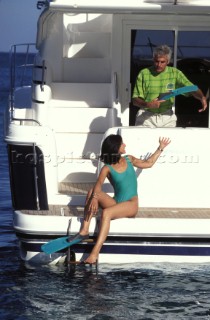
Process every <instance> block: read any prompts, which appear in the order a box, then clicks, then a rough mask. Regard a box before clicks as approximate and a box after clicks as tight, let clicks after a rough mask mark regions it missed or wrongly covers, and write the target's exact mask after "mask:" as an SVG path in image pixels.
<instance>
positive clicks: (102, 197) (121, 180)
mask: <svg viewBox="0 0 210 320" xmlns="http://www.w3.org/2000/svg"><path fill="white" fill-rule="evenodd" d="M169 143H170V139H169V138H160V139H159V147H158V148H157V150H156V151H155V152H154V153H153V154H152V155H151V156H150V157H149V158H148V159H145V160H141V159H137V158H135V157H134V156H131V155H127V156H122V155H123V154H125V153H126V151H125V147H126V145H125V143H124V142H123V141H122V137H121V136H120V135H118V134H117V135H114V134H111V135H109V136H108V137H107V138H106V139H105V140H104V141H103V144H102V148H101V156H100V159H101V161H103V162H104V166H103V167H102V169H101V171H100V174H99V176H98V179H97V181H96V184H95V186H94V188H93V189H91V190H90V191H89V192H88V195H87V199H86V204H85V219H84V223H83V226H82V228H81V230H80V232H79V234H77V235H76V236H75V237H73V239H75V238H81V240H83V239H85V238H87V237H88V235H89V226H90V221H91V218H92V216H93V215H94V214H96V212H97V210H98V208H99V207H101V208H102V215H101V223H100V231H99V234H98V238H97V241H96V244H95V246H94V247H93V249H92V251H91V253H90V255H89V257H88V258H87V259H86V260H85V263H90V264H93V263H95V262H96V261H97V259H98V256H99V252H100V250H101V247H102V246H103V243H104V241H105V240H106V238H107V235H108V233H109V229H110V221H111V220H113V219H119V218H133V217H135V216H136V214H137V212H138V194H137V177H136V174H135V170H134V168H133V167H137V168H141V169H146V168H151V167H152V166H153V165H154V164H155V162H156V161H157V159H158V158H159V156H160V154H161V152H162V151H163V150H164V148H165V147H166V146H167V145H168V144H169ZM106 178H108V180H109V181H110V183H111V184H112V186H113V188H114V197H113V198H112V197H110V196H109V195H108V194H106V193H105V192H103V191H102V185H103V183H104V181H105V179H106ZM73 239H71V241H72V240H73Z"/></svg>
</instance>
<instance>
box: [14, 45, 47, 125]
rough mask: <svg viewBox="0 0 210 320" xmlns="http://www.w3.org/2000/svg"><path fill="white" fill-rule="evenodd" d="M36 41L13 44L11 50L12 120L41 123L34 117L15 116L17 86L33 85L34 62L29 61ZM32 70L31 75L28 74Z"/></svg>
mask: <svg viewBox="0 0 210 320" xmlns="http://www.w3.org/2000/svg"><path fill="white" fill-rule="evenodd" d="M34 49H35V43H23V44H16V45H12V46H11V50H10V108H11V109H10V112H11V120H17V121H33V122H36V123H38V124H39V125H41V124H40V123H39V122H38V121H36V120H34V119H18V118H14V117H13V113H14V107H15V106H14V92H15V89H16V88H17V87H23V86H24V85H29V86H31V83H32V68H33V64H32V63H29V60H30V57H31V55H32V58H33V54H34V53H35V51H34ZM27 70H29V71H30V75H29V74H27Z"/></svg>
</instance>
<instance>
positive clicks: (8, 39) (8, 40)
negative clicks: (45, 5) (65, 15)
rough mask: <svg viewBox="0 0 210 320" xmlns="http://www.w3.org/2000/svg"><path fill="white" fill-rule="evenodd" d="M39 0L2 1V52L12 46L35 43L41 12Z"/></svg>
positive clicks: (0, 47) (0, 1) (0, 45)
mask: <svg viewBox="0 0 210 320" xmlns="http://www.w3.org/2000/svg"><path fill="white" fill-rule="evenodd" d="M36 4H37V0H0V52H9V51H10V48H11V45H13V44H20V43H29V42H30V43H35V41H36V27H37V20H38V17H39V15H40V14H41V10H38V9H37V7H36Z"/></svg>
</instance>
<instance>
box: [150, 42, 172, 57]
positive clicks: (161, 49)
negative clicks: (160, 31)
mask: <svg viewBox="0 0 210 320" xmlns="http://www.w3.org/2000/svg"><path fill="white" fill-rule="evenodd" d="M156 56H167V57H168V61H170V60H171V56H172V50H171V48H170V47H169V46H167V45H166V44H163V45H161V46H158V47H156V48H155V49H154V50H153V58H154V57H156Z"/></svg>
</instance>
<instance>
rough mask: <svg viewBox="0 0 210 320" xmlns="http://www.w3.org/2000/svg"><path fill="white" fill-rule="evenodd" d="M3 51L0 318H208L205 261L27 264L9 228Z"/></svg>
mask: <svg viewBox="0 0 210 320" xmlns="http://www.w3.org/2000/svg"><path fill="white" fill-rule="evenodd" d="M8 88H9V71H8V56H7V55H3V54H0V319H3V320H14V319H15V320H26V319H30V320H31V319H34V320H38V319H43V320H44V319H54V320H57V319H59V320H61V319H62V320H63V319H72V320H89V319H91V320H93V319H94V320H108V319H110V320H111V319H113V320H121V319H123V320H129V319H131V320H133V319H135V320H138V319H143V320H159V319H161V320H162V319H164V320H176V319H184V320H188V319H189V320H191V319H192V320H194V319H199V320H200V319H201V320H202V319H205V320H207V319H209V320H210V265H190V264H186V265H180V264H137V265H122V266H117V265H113V266H111V265H99V269H98V271H96V269H95V267H92V268H91V267H88V266H77V267H76V268H75V269H70V270H69V269H68V268H67V267H66V266H64V265H58V266H31V265H26V264H24V263H23V262H22V261H21V260H20V258H19V251H18V242H17V239H16V237H15V234H14V232H13V228H12V207H11V197H10V189H9V176H8V164H7V155H6V146H5V144H4V143H3V114H4V110H5V107H6V103H7V95H8Z"/></svg>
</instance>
